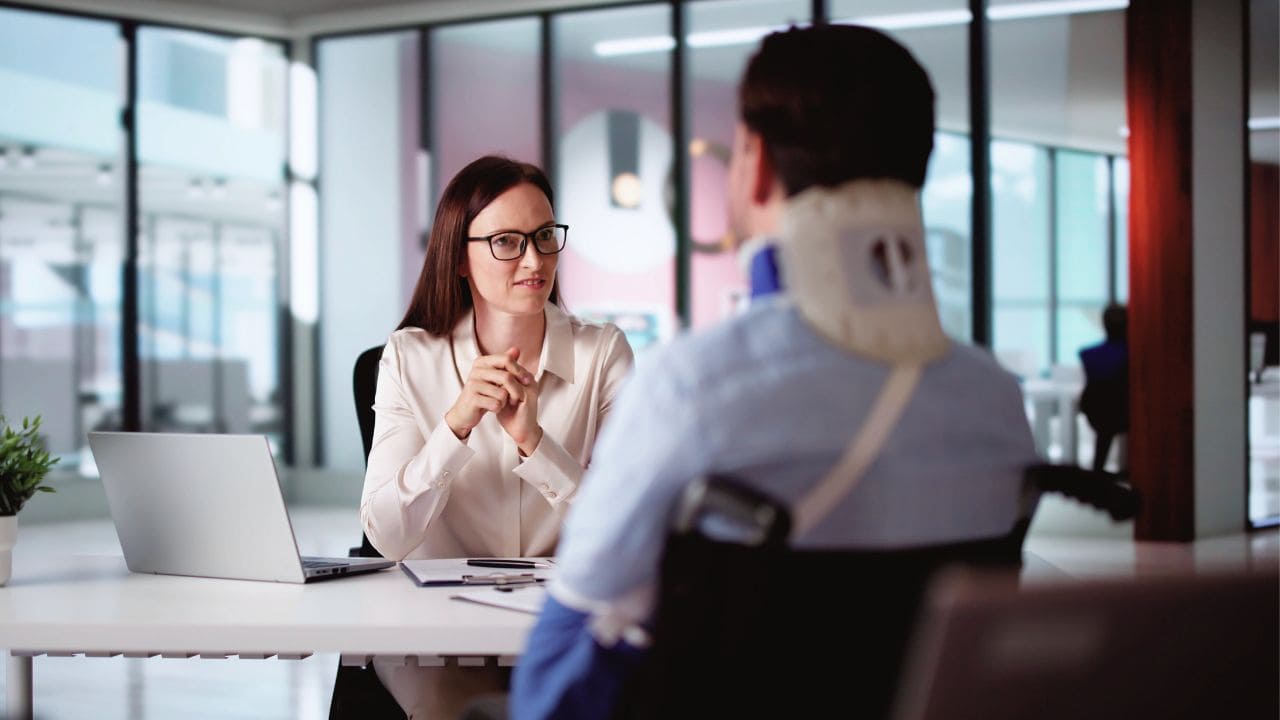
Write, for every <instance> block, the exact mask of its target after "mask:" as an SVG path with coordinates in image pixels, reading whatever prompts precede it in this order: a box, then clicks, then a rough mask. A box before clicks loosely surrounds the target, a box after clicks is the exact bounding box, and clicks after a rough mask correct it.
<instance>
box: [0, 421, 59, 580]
mask: <svg viewBox="0 0 1280 720" xmlns="http://www.w3.org/2000/svg"><path fill="white" fill-rule="evenodd" d="M0 427H3V428H4V434H3V436H0V585H4V584H5V583H7V582H9V575H10V574H11V573H12V572H13V544H14V542H16V541H17V539H18V511H19V510H21V509H22V506H23V505H25V504H26V503H27V501H28V500H30V499H31V496H32V495H35V494H36V493H37V492H53V488H51V487H49V486H48V485H45V484H44V479H45V476H46V475H48V474H49V468H51V467H53V465H54V463H56V462H58V458H56V457H52V456H51V455H50V454H49V451H48V450H45V448H44V441H43V440H41V439H40V435H39V434H38V432H39V430H40V416H39V415H37V416H36V417H35V420H32V419H31V418H25V417H24V418H22V429H21V430H14V429H13V428H11V427H9V424H8V423H6V422H5V419H4V416H3V415H0Z"/></svg>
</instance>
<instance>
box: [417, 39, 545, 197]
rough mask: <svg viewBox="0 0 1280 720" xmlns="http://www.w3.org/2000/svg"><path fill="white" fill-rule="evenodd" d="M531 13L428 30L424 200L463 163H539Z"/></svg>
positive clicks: (440, 188) (536, 44) (539, 125)
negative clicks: (495, 158) (488, 158)
mask: <svg viewBox="0 0 1280 720" xmlns="http://www.w3.org/2000/svg"><path fill="white" fill-rule="evenodd" d="M539 50H540V32H539V22H538V19H537V18H532V17H530V18H517V19H514V20H500V21H496V22H483V23H469V24H466V25H449V26H445V27H440V28H435V29H433V30H432V31H431V58H430V64H429V67H430V71H431V82H430V83H429V85H430V87H431V129H432V133H433V135H434V136H435V138H436V139H437V142H436V143H435V147H433V148H432V153H433V154H434V157H433V158H432V160H433V162H432V166H433V167H432V172H433V175H434V181H433V183H432V193H431V197H432V198H433V203H434V199H438V198H439V197H440V194H441V193H442V192H444V186H445V184H446V183H448V182H449V179H450V178H452V177H453V176H454V175H455V174H456V173H457V172H458V171H459V170H461V169H462V168H463V167H464V166H465V165H466V164H467V163H469V162H471V161H472V160H475V159H476V158H478V157H480V156H482V155H488V154H491V153H496V154H499V155H506V156H508V157H511V158H514V159H516V160H523V161H525V162H531V163H534V164H538V165H541V164H542V157H541V155H542V151H541V146H540V144H539V137H540V135H541V132H542V115H541V113H540V112H539V111H538V106H539V102H540V92H539V90H540V88H539V82H538V78H539V74H538V64H539Z"/></svg>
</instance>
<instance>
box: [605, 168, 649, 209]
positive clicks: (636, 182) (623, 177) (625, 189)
mask: <svg viewBox="0 0 1280 720" xmlns="http://www.w3.org/2000/svg"><path fill="white" fill-rule="evenodd" d="M611 190H612V191H613V201H614V202H615V203H617V204H618V206H619V207H624V208H627V209H628V210H633V209H635V208H638V207H640V198H641V197H642V196H643V195H644V192H643V190H644V189H643V186H641V184H640V178H639V177H638V176H637V175H636V174H635V173H629V172H623V173H618V177H616V178H614V179H613V187H612V188H611Z"/></svg>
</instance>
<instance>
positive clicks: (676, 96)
mask: <svg viewBox="0 0 1280 720" xmlns="http://www.w3.org/2000/svg"><path fill="white" fill-rule="evenodd" d="M684 19H685V18H684V3H683V2H681V0H671V36H672V37H673V38H675V46H674V47H673V48H672V50H671V141H672V143H673V145H674V147H672V149H671V150H672V153H671V158H672V162H671V171H672V175H673V177H674V178H675V221H676V227H675V231H676V316H677V317H678V318H679V322H680V327H681V328H687V327H689V324H690V313H689V281H690V277H689V275H690V265H691V258H690V257H689V177H688V175H689V154H688V150H687V149H686V148H688V147H689V138H688V137H687V135H688V130H687V129H686V127H685V102H684V100H685V98H684V80H685V77H684V67H685V50H686V45H685V37H684Z"/></svg>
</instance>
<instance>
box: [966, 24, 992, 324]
mask: <svg viewBox="0 0 1280 720" xmlns="http://www.w3.org/2000/svg"><path fill="white" fill-rule="evenodd" d="M986 4H987V3H986V0H969V12H970V13H971V14H972V15H973V18H972V20H971V21H970V23H969V153H970V158H969V165H970V171H971V172H972V174H973V213H972V218H971V225H970V233H969V234H970V238H969V242H970V250H969V258H970V264H971V265H972V268H971V275H970V279H971V283H972V284H971V286H970V292H971V305H972V308H971V312H972V315H971V316H970V318H971V321H972V324H973V342H974V343H976V344H978V345H984V346H987V347H990V346H991V345H992V333H991V329H992V318H991V295H992V291H991V288H992V273H991V114H990V105H989V104H990V99H991V97H990V96H991V92H990V90H991V87H990V78H989V73H988V52H987V13H986Z"/></svg>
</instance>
